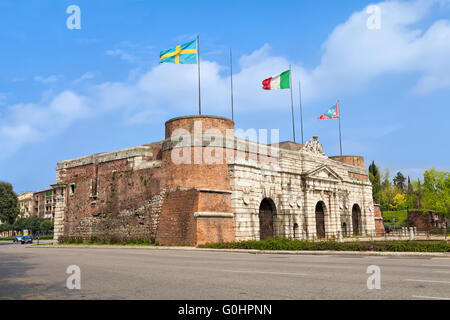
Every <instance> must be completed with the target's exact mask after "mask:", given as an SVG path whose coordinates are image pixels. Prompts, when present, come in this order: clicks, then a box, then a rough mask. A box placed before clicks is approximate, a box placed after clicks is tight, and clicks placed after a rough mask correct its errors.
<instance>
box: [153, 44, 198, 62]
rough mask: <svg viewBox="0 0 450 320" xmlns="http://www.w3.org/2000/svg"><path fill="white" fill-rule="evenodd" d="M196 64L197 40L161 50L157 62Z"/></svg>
mask: <svg viewBox="0 0 450 320" xmlns="http://www.w3.org/2000/svg"><path fill="white" fill-rule="evenodd" d="M164 62H168V63H175V64H197V40H193V41H191V42H188V43H185V44H182V45H179V46H176V47H173V48H170V49H167V50H164V51H161V53H160V62H159V63H164Z"/></svg>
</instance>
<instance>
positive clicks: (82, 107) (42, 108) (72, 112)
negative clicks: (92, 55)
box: [0, 91, 92, 158]
mask: <svg viewBox="0 0 450 320" xmlns="http://www.w3.org/2000/svg"><path fill="white" fill-rule="evenodd" d="M91 114H92V112H91V110H90V109H89V107H88V103H87V98H85V97H82V96H79V95H76V94H75V93H73V92H71V91H64V92H62V93H60V94H59V95H57V96H55V97H53V98H52V99H51V100H50V101H49V102H48V103H44V102H42V103H39V104H32V103H28V104H23V103H22V104H16V105H13V106H9V107H7V109H6V112H5V114H4V115H3V117H2V119H1V120H0V150H1V153H0V158H6V157H8V156H10V155H11V154H12V153H14V152H16V151H17V150H19V149H20V148H21V147H22V146H24V145H27V144H31V143H36V142H39V141H42V140H44V139H46V138H48V137H50V136H53V135H55V134H58V133H59V132H61V131H62V130H64V129H66V128H67V127H69V126H70V125H72V123H73V122H75V121H78V120H81V119H85V118H87V117H89V116H90V115H91Z"/></svg>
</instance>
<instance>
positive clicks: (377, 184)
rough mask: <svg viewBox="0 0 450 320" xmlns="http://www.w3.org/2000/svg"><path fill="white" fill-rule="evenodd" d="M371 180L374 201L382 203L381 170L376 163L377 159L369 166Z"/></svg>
mask: <svg viewBox="0 0 450 320" xmlns="http://www.w3.org/2000/svg"><path fill="white" fill-rule="evenodd" d="M369 180H370V182H371V183H372V196H373V202H375V203H377V204H380V203H381V194H380V193H381V176H380V170H379V169H378V167H377V166H376V165H375V161H372V163H371V164H370V166H369Z"/></svg>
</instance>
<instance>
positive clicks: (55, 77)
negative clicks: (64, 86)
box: [34, 75, 61, 84]
mask: <svg viewBox="0 0 450 320" xmlns="http://www.w3.org/2000/svg"><path fill="white" fill-rule="evenodd" d="M60 78H61V76H58V75H51V76H48V77H41V76H35V77H34V81H36V82H40V83H43V84H49V83H53V82H56V81H58V80H59V79H60Z"/></svg>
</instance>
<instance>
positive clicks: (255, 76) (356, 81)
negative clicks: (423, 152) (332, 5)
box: [0, 0, 450, 151]
mask: <svg viewBox="0 0 450 320" xmlns="http://www.w3.org/2000/svg"><path fill="white" fill-rule="evenodd" d="M438 3H440V4H441V5H447V4H448V3H449V1H440V2H439V1H433V0H430V1H422V0H417V1H413V2H397V1H387V2H381V3H379V4H378V5H379V6H380V8H381V19H382V23H381V29H380V30H369V29H368V28H367V26H366V21H367V19H368V17H369V15H368V14H367V13H366V12H365V10H361V11H360V12H356V13H354V14H352V15H351V17H350V18H349V19H348V20H347V21H346V22H345V23H343V24H341V25H339V26H337V27H336V28H335V29H334V30H333V31H332V32H331V34H330V35H329V37H328V38H327V39H326V41H325V42H324V43H323V46H322V57H321V60H320V63H319V64H318V65H317V66H315V67H313V68H306V67H304V66H303V65H302V63H301V62H297V63H293V74H294V80H297V79H298V78H301V79H302V86H303V88H302V89H303V93H304V97H303V98H304V100H305V102H308V101H312V100H314V99H335V98H336V97H337V95H338V93H339V94H342V93H349V92H350V93H351V92H358V91H359V90H361V88H364V87H367V86H368V85H369V83H370V81H373V80H374V79H377V78H380V77H382V76H385V75H390V74H401V75H411V76H412V77H414V79H416V84H415V86H414V88H411V89H413V90H415V92H416V93H418V94H428V93H430V92H433V91H435V90H443V89H448V88H450V59H448V57H449V56H450V22H449V21H448V20H439V21H434V22H432V23H431V24H430V25H429V27H423V26H422V25H423V24H422V23H421V22H423V20H424V19H425V17H427V15H428V13H429V12H430V11H431V10H432V9H433V6H434V5H436V4H438ZM419 24H420V25H421V26H422V29H421V28H419V27H418V25H419ZM119 48H124V49H127V48H128V49H130V48H131V49H133V48H135V45H132V44H128V43H123V44H120V46H119ZM145 50H146V52H148V50H151V47H146V48H145ZM106 53H107V54H108V55H111V56H119V57H120V58H121V59H124V60H127V61H130V62H134V61H136V57H135V56H134V55H132V54H129V53H127V52H126V51H125V50H122V49H114V50H108V51H107V52H106ZM238 63H239V67H240V68H237V69H238V70H240V71H239V72H238V73H235V74H234V88H235V103H236V105H239V108H240V111H241V112H246V111H255V110H258V111H261V110H274V109H277V108H285V107H286V104H288V103H289V98H290V97H289V92H288V90H280V91H274V92H267V91H263V90H261V81H262V80H263V79H265V78H267V77H269V76H272V75H276V74H278V73H280V72H281V71H284V70H286V69H287V66H288V65H289V61H288V60H287V59H286V58H285V57H279V56H273V55H272V54H271V52H270V47H269V45H267V44H266V45H264V46H263V47H262V48H260V49H258V50H255V51H254V52H252V53H250V54H248V55H244V56H241V57H240V58H239V59H238ZM201 67H202V79H201V80H202V102H203V106H204V110H203V112H204V113H205V114H217V113H221V112H222V111H225V110H227V111H228V110H229V106H230V92H229V90H230V89H229V77H228V76H222V74H223V72H222V71H224V70H226V69H225V68H228V67H227V66H226V67H222V66H221V65H219V64H218V63H216V62H213V61H207V60H202V64H201ZM225 74H226V73H225ZM91 76H93V75H92V74H90V73H86V74H84V75H83V76H82V77H81V78H79V79H77V80H76V81H78V82H79V81H82V80H85V79H89V78H91ZM36 80H37V81H41V82H44V83H45V82H47V83H50V82H52V81H56V80H57V76H50V77H48V78H40V77H36ZM280 101H281V104H280ZM282 101H286V103H285V104H283V103H282ZM196 106H197V66H195V65H174V64H158V65H156V66H154V67H153V68H152V69H150V70H149V71H148V72H146V73H143V74H141V73H140V72H134V73H132V75H131V76H130V77H129V79H127V80H124V81H123V82H105V83H101V84H98V85H95V86H91V87H90V88H88V89H86V91H85V92H84V93H83V95H81V94H79V93H75V92H73V91H64V92H62V93H60V94H59V95H56V96H54V95H53V96H50V97H49V98H47V99H45V101H44V102H41V103H37V104H18V105H15V106H12V107H10V108H8V109H7V111H6V117H5V115H3V120H0V121H1V122H0V147H2V150H7V151H8V150H9V151H11V150H13V149H17V148H20V147H21V146H22V145H24V144H26V143H30V142H33V141H36V139H44V138H45V137H47V136H50V135H52V134H56V133H57V132H58V130H59V131H60V130H64V129H65V128H67V127H68V126H69V125H70V124H71V123H73V122H74V121H77V120H80V119H85V118H86V117H90V116H96V115H99V114H102V113H107V112H112V111H114V110H120V111H121V112H122V113H123V114H125V116H124V122H125V123H128V124H139V123H148V122H149V121H152V119H153V118H154V117H163V115H166V114H171V115H176V114H180V115H182V114H192V113H195V112H196V108H197V107H196ZM44 115H45V116H44ZM52 117H53V118H52ZM48 119H52V124H51V125H48ZM55 119H56V120H55ZM54 124H56V125H54ZM390 131H391V129H390V128H387V129H386V134H389V132H390ZM4 141H7V142H4ZM355 147H358V148H359V147H361V146H359V145H358V146H355ZM4 148H6V149H4ZM8 148H9V149H8Z"/></svg>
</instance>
